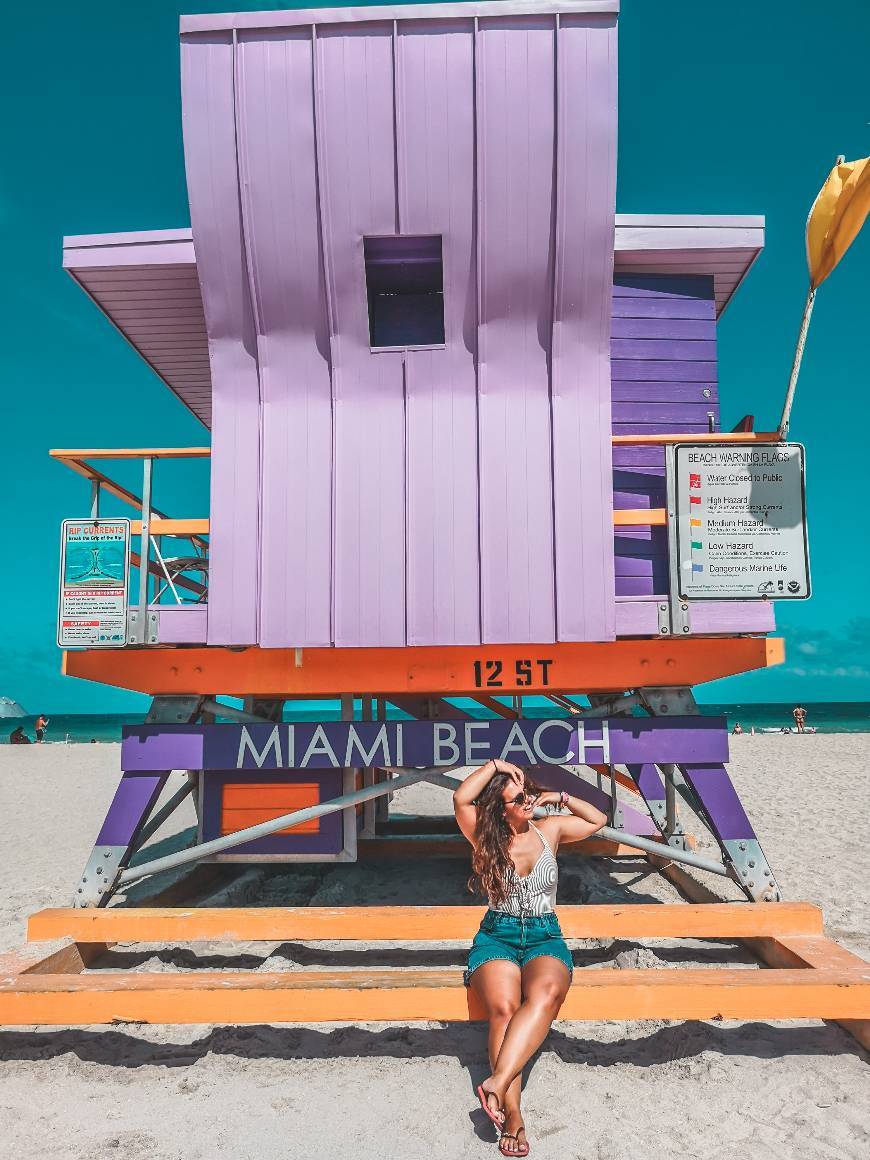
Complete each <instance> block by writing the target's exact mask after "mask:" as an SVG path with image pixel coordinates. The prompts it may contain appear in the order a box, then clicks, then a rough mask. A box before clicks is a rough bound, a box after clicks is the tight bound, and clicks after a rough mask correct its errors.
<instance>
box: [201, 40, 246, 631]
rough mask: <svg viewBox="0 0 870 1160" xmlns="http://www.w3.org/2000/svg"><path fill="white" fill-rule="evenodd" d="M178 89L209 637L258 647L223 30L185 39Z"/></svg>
mask: <svg viewBox="0 0 870 1160" xmlns="http://www.w3.org/2000/svg"><path fill="white" fill-rule="evenodd" d="M181 86H182V94H183V123H184V162H185V167H186V169H187V187H188V195H189V198H190V220H191V224H192V227H193V239H194V245H195V247H196V253H197V267H198V274H199V279H200V284H201V286H202V304H203V310H204V312H205V320H206V326H207V327H208V336H209V356H210V359H211V378H212V436H211V445H212V474H211V503H210V518H211V531H210V543H211V547H210V553H209V554H210V557H211V559H210V568H211V573H210V579H209V613H208V643H209V644H215V645H225V644H256V642H257V640H258V631H257V604H258V582H259V567H258V542H259V476H260V470H259V460H260V415H259V404H260V387H259V379H258V368H257V339H256V333H255V329H254V318H253V312H252V310H251V297H250V292H249V289H248V277H247V269H246V263H245V247H244V241H243V231H242V220H241V213H240V209H239V177H238V168H237V161H236V134H235V118H234V98H233V87H234V86H233V44H232V40H231V38H230V36H229V35H228V34H224V33H200V34H198V35H196V36H193V37H191V38H189V39H188V40H186V41H184V42H183V43H182V53H181Z"/></svg>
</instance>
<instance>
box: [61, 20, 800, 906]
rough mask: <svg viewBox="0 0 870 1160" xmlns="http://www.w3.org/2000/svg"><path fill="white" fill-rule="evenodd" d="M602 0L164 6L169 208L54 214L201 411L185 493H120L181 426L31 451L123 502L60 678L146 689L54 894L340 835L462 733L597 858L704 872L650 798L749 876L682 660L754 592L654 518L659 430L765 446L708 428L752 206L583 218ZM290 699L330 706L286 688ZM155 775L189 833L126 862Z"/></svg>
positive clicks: (137, 343)
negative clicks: (95, 590) (98, 221)
mask: <svg viewBox="0 0 870 1160" xmlns="http://www.w3.org/2000/svg"><path fill="white" fill-rule="evenodd" d="M617 10H618V5H617V3H616V2H615V0H555V2H551V3H547V2H545V3H527V2H526V3H524V2H521V0H509V2H502V3H486V2H484V3H459V4H431V5H420V6H407V7H403V6H399V7H384V8H338V9H316V10H310V11H302V10H294V11H289V12H260V13H239V14H228V15H199V16H191V17H183V18H182V22H181V49H182V97H183V129H184V147H185V161H186V167H187V181H188V189H189V196H190V212H191V222H192V229H190V230H187V229H177V230H164V231H154V232H149V233H134V234H112V235H94V236H87V237H70V238H66V239H65V242H64V267H65V268H66V270H67V271H68V272H69V273H70V274H71V275H72V276H73V277H74V278H75V279H76V280H77V281H78V282H79V283H80V285H81V286H82V288H83V289H84V290H85V292H86V293H87V294H89V295H90V297H91V298H92V299H93V301H94V302H95V303H96V305H97V306H98V307H99V308H100V309H101V310H102V311H103V312H104V313H105V314H106V315H107V316H108V318H109V319H110V320H111V321H112V322H113V324H114V325H115V326H116V327H117V328H118V329H119V330H120V331H121V332H122V333H123V334H124V335H125V336H126V338H127V339H128V340H129V342H130V343H131V344H132V345H133V347H134V348H135V349H136V350H137V351H138V353H139V354H140V355H141V357H142V358H143V359H145V360H146V361H147V363H148V364H149V365H150V366H151V367H152V368H153V370H154V371H155V373H156V374H157V375H158V376H159V377H160V378H161V379H162V380H163V381H164V382H165V383H166V385H167V386H168V387H169V388H170V389H171V390H172V391H173V392H174V393H175V394H176V396H177V397H178V398H179V399H180V400H181V401H182V403H184V404H185V405H186V406H187V407H188V408H189V409H190V410H191V411H192V412H193V413H194V414H195V415H196V416H197V417H198V418H199V419H200V420H201V421H202V423H203V425H204V426H205V427H206V428H208V429H210V431H211V449H210V456H211V507H210V512H209V513H208V517H207V519H205V518H197V519H192V518H191V519H171V518H169V517H168V516H166V515H165V514H164V513H163V512H162V511H160V510H159V509H158V508H156V507H155V504H154V499H153V496H154V491H153V486H152V470H153V467H154V464H155V463H156V461H157V460H159V459H160V458H161V457H165V456H169V455H175V456H178V455H202V456H205V455H208V454H209V451H208V449H207V448H182V449H165V448H147V449H144V450H138V451H124V452H119V451H115V452H94V451H59V452H55V453H54V454H55V455H56V456H57V457H58V458H60V459H62V460H64V461H65V462H67V463H69V464H70V465H72V466H74V467H76V469H77V470H79V471H80V472H82V473H83V474H85V475H86V476H88V477H89V478H90V479H91V480H92V483H93V486H94V500H93V505H92V512H91V514H92V516H94V517H97V516H99V498H100V494H101V492H102V491H104V490H107V491H108V492H109V493H110V494H113V495H115V496H120V497H121V498H123V499H126V500H127V501H128V502H130V503H132V504H133V506H134V507H136V508H137V509H139V511H138V518H137V519H136V520H135V521H134V524H133V529H132V530H133V534H134V536H136V535H138V536H139V537H140V548H139V552H138V555H136V556H134V563H135V564H136V565H137V567H138V577H139V586H138V594H139V595H138V601H133V602H132V603H131V607H130V610H129V615H128V630H127V637H126V643H125V644H124V646H123V647H116V648H108V649H106V648H89V649H85V650H82V651H70V652H68V653H67V654H66V656H65V665H66V671H67V672H68V673H70V674H72V675H76V676H80V677H87V678H89V679H92V680H98V681H102V682H106V683H108V684H113V685H117V686H121V687H124V688H129V689H138V690H140V691H143V692H147V693H149V694H151V695H152V696H153V698H154V701H153V707H152V710H151V713H150V714H149V717H148V722H147V724H146V725H145V726H144V727H142V728H135V729H129V730H127V732H126V736H125V738H124V742H123V750H122V752H123V776H122V779H121V782H120V785H119V788H118V791H117V795H116V797H115V800H114V802H113V804H112V807H111V810H110V812H109V814H108V816H107V819H106V822H105V824H104V827H103V830H102V831H101V833H100V835H99V836H98V839H97V842H96V845H95V847H94V852H93V854H92V856H91V858H90V860H89V862H88V866H87V868H86V870H85V873H84V875H83V878H82V881H81V882H80V883H79V884H78V886H77V890H76V904H77V905H79V906H85V907H87V906H91V907H93V906H101V905H104V904H105V903H106V902H107V901H108V900H109V899H110V898H111V897H112V895H113V894H114V893H115V891H116V890H117V889H118V887H119V886H123V885H124V884H125V883H127V882H129V881H131V880H132V879H134V878H138V877H142V876H143V875H147V874H149V873H153V872H154V871H156V870H159V869H163V868H165V867H167V866H169V865H178V864H181V863H184V862H192V861H196V860H198V859H205V858H208V859H214V858H220V859H226V858H229V859H236V860H239V859H249V860H255V861H259V860H264V859H279V860H288V861H292V860H309V861H311V860H314V861H321V860H326V859H337V860H353V859H355V858H356V857H357V856H358V852H359V851H360V849H361V848H362V847H363V845H364V843H366V842H380V844H381V845H380V847H379V848H380V849H383V848H384V844H385V842H386V839H387V838H388V837H390V836H391V835H392V836H395V834H394V831H393V830H391V829H390V820H389V814H388V800H389V795H390V794H391V792H392V791H393V790H394V789H395V788H396V787H397V786H398V785H400V784H402V785H403V784H408V782H409V781H414V780H419V779H421V778H429V779H430V780H434V781H436V782H438V783H439V784H443V785H445V786H449V785H451V784H453V783H452V782H451V780H450V779H449V778H447V777H446V775H445V773H444V770H445V768H448V767H454V768H455V767H457V766H459V767H461V766H463V765H465V764H473V763H478V762H479V761H482V760H485V759H486V758H487V757H489V756H490V755H495V756H500V755H505V756H507V757H508V758H510V759H513V760H517V761H521V762H522V763H523V764H526V765H537V766H539V767H540V768H539V769H538V776H539V777H540V778H541V779H542V780H544V782H545V783H546V784H549V785H553V786H563V785H570V786H571V788H572V791H573V792H583V793H585V794H587V795H588V796H589V798H590V800H595V801H597V802H599V803H601V802H603V803H604V804H605V805H606V806H607V808H608V809H609V810H610V813H611V821H612V823H613V827H614V829H615V830H616V831H618V833H615V834H614V833H612V834H611V835H610V837H609V839H608V840H607V841H605V842H604V843H602V844H601V850H600V851H599V852H605V853H610V854H613V853H636V852H637V850H638V849H644V850H646V849H651V850H653V851H656V850H659V851H660V850H661V848H662V842H664V843H665V844H667V846H668V847H669V849H670V852H671V854H672V855H673V858H674V859H676V860H682V861H685V862H692V861H694V863H695V864H697V865H706V868H708V869H709V868H710V861H709V860H705V859H701V858H699V856H698V855H696V854H694V853H693V852H692V850H691V848H690V846H691V843H690V841H689V839H688V837H687V836H686V835H685V834H684V833H683V832H682V829H681V826H680V820H679V817H678V814H677V809H676V804H675V803H676V801H677V798H678V796H680V795H682V796H684V797H685V798H686V800H687V801H689V802H690V804H691V805H692V806H693V808H694V810H695V811H696V813H697V814H698V816H699V817H700V818H702V819H703V821H704V822H705V823H706V825H707V826H708V827H709V829H710V832H711V833H712V835H713V836H714V838H715V839H716V842H717V844H718V846H719V850H720V852H721V856H722V862H721V864H717V865H718V870H717V872H718V873H721V874H724V875H728V876H730V877H731V878H733V879H734V880H735V881H736V882H738V883H739V885H740V887H741V889H742V890H743V891H744V892H745V894H746V895H747V897H748V898H750V899H753V900H757V901H761V900H767V901H772V900H775V899H777V898H778V897H779V893H778V888H777V885H776V882H775V880H774V878H773V874H772V871H771V869H770V867H769V866H768V864H767V862H766V860H765V858H764V855H763V853H762V852H761V849H760V847H759V845H758V842H757V840H756V837H755V834H754V832H753V830H752V827H751V825H750V823H749V821H748V819H747V817H746V814H745V812H744V810H743V809H742V807H741V805H740V802H739V800H738V798H737V795H736V793H735V791H734V789H733V787H732V785H731V782H730V780H729V778H728V775H727V772H726V766H725V762H726V761H727V756H728V749H727V737H726V726H725V722H724V721H723V720H719V719H709V718H702V717H701V716H699V715H698V710H697V707H696V705H695V702H694V699H693V697H692V693H691V690H692V687H693V686H694V685H696V684H699V683H701V682H703V681H705V680H710V679H714V678H717V677H721V676H725V675H728V674H731V673H736V672H741V671H746V670H748V669H752V668H759V667H764V666H766V665H768V664H773V663H776V662H777V661H778V660H779V659H780V658H781V656H782V647H781V642H780V641H777V640H774V639H770V638H769V637H767V636H766V635H765V634H767V633H769V632H770V631H771V630H772V629H773V627H774V621H773V609H772V605H771V603H770V602H768V601H762V602H759V601H751V600H747V601H744V602H740V601H737V602H734V601H732V602H722V601H716V600H687V599H685V597H684V595H683V594H682V593H681V590H680V585H679V582H678V580H675V578H674V574H673V568H672V560H671V555H670V553H669V535H668V523H669V518H670V515H671V512H670V510H669V509H670V507H671V506H672V503H673V495H672V491H671V485H670V482H669V479H670V477H669V471H670V468H669V467H668V462H669V461H668V454H669V449H670V448H673V447H674V446H675V445H679V444H681V443H686V442H690V443H704V442H705V441H707V442H716V443H720V444H721V443H722V442H728V441H731V442H733V443H735V444H745V443H748V442H764V441H768V442H769V441H773V440H775V439H776V436H775V435H773V434H771V435H766V434H757V433H754V432H753V431H752V420H751V418H749V417H747V419H745V420H743V421H742V422H741V423H740V424H739V425H738V428H737V429H735V431H734V432H729V433H727V434H723V433H722V432H721V428H720V415H719V396H718V387H717V373H716V327H717V320H718V318H719V316H720V315H721V313H722V311H723V310H724V309H725V308H726V307H727V305H728V303H729V301H730V299H731V297H732V295H733V294H734V293H735V291H736V289H737V288H738V286H739V284H740V282H741V280H742V279H743V277H744V276H745V274H746V273H747V271H748V270H749V268H750V266H751V265H752V263H753V262H754V260H755V258H756V257H757V256H758V254H759V252H760V250H761V248H762V245H763V221H762V219H760V218H756V217H749V218H747V217H721V218H710V217H699V216H671V215H666V216H645V215H617V214H616V213H615V184H616V140H617V126H616V108H617V106H616V81H617V57H616V43H617V40H616V35H617ZM113 455H115V456H126V457H130V456H138V457H141V458H142V459H143V461H144V464H145V470H144V484H143V492H142V495H141V496H140V495H133V494H132V493H131V492H129V491H127V490H126V489H124V488H121V487H120V486H119V485H116V484H114V483H112V482H111V480H109V478H108V477H107V476H105V475H104V474H103V473H102V472H101V471H99V470H98V469H97V468H96V467H94V465H93V461H94V460H95V459H96V458H98V457H99V458H110V457H112V456H113ZM179 542H186V544H187V547H186V548H184V549H181V550H180V549H179V548H178V547H177V546H176V548H174V549H172V548H169V547H167V544H169V545H171V544H173V543H175V544H176V545H178V543H179ZM577 694H580V695H585V696H587V697H588V698H589V705H588V706H586V705H583V706H582V707H581V705H580V704H579V702H578V701H577V700H575V699H574V695H577ZM218 696H234V697H241V698H243V699H244V707H243V708H242V709H238V708H235V709H234V708H229V707H227V706H226V705H225V704H221V703H220V702H218V701H217V700H216V698H217V697H218ZM311 698H334V699H335V704H336V705H337V706H338V705H340V707H341V710H340V714H339V713H338V712H336V713H334V714H333V715H332V718H333V719H329V715H328V714H321V715H319V716H318V714H317V713H312V712H308V714H307V720H306V719H304V718H305V716H306V714H305V711H304V709H303V710H301V711H297V712H296V713H295V715H292V714H291V719H289V720H286V721H285V719H284V718H285V714H286V712H287V710H288V707H289V708H291V709H292V708H293V704H294V702H297V701H300V700H302V701H304V700H306V699H311ZM451 698H463V701H462V703H461V704H460V705H457V704H455V703H454V702H453V701H452V700H451ZM297 709H298V707H297ZM638 709H640V710H644V711H645V712H646V716H645V717H642V718H639V717H637V716H635V715H632V713H633V711H635V710H638ZM339 715H340V717H341V719H340V720H336V719H334V718H335V717H338V716H339ZM216 716H217V717H220V718H221V719H222V720H223V721H224V723H223V724H216V723H215V717H216ZM587 767H591V769H592V770H593V772H592V773H589V772H588V768H587ZM178 768H182V769H186V770H188V771H189V775H188V781H187V783H186V785H185V786H184V787H183V788H182V790H181V791H179V794H176V795H175V796H173V798H172V799H171V800H170V802H169V803H168V804H167V805H164V806H162V807H161V808H160V809H159V810H157V812H156V814H155V812H154V811H155V808H156V803H157V799H158V796H159V794H160V792H161V789H162V788H163V786H164V784H165V782H166V779H167V777H168V774H169V772H170V771H171V770H173V769H178ZM584 768H585V769H587V773H586V776H585V777H584V776H581V775H582V774H583V771H584ZM397 778H398V780H397ZM620 784H621V785H622V786H623V787H624V788H625V789H627V790H628V791H629V794H630V797H629V799H628V801H626V800H625V799H624V797H620V796H619V795H618V794H617V786H618V785H620ZM187 793H193V794H194V799H195V801H196V804H197V809H198V817H199V834H198V840H197V844H196V846H195V847H194V848H192V849H190V850H186V851H182V852H181V853H176V854H174V855H171V856H169V857H166V858H162V859H152V860H151V861H146V862H144V863H142V864H140V865H138V866H136V867H131V866H129V864H128V863H129V860H130V858H131V855H132V854H133V853H134V852H135V851H136V850H137V849H138V848H140V847H141V846H142V844H143V842H144V841H145V840H146V839H147V837H148V836H149V835H150V834H152V833H153V832H154V830H155V827H156V825H157V824H159V823H160V822H161V821H162V820H164V819H165V817H166V816H167V813H168V812H169V811H170V810H171V809H172V808H174V806H175V805H177V804H178V801H180V800H181V797H183V796H185V795H186V794H187ZM628 802H633V804H634V807H635V808H632V805H631V804H628ZM420 825H421V826H422V825H423V823H422V822H421V823H420ZM406 829H407V826H406ZM418 830H419V827H418ZM405 836H406V837H407V834H406V835H405Z"/></svg>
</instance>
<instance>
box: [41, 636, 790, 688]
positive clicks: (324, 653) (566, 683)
mask: <svg viewBox="0 0 870 1160" xmlns="http://www.w3.org/2000/svg"><path fill="white" fill-rule="evenodd" d="M784 655H785V653H784V648H783V641H782V640H781V639H780V638H777V637H724V638H723V637H715V638H704V637H694V638H692V639H690V640H677V639H675V638H672V639H667V640H659V639H644V640H617V641H601V642H598V641H593V642H583V643H576V644H575V643H563V644H542V645H532V644H526V645H480V646H478V645H467V646H453V647H433V648H418V647H408V648H343V649H339V648H314V649H262V648H254V647H252V648H243V649H238V650H235V649H228V648H162V649H161V648H147V649H93V650H84V651H82V652H66V653H64V665H63V671H64V672H65V673H66V674H67V675H68V676H72V677H82V678H84V679H85V680H89V681H99V682H100V683H101V684H105V685H115V686H117V687H119V688H122V689H134V690H137V691H139V692H141V693H148V694H150V695H151V696H159V695H164V696H170V695H176V696H178V695H191V694H201V695H203V696H214V695H215V694H224V695H227V696H239V697H244V696H271V697H281V696H284V697H329V696H339V695H341V694H342V693H355V694H357V695H363V694H369V695H373V696H379V695H380V696H387V695H389V694H390V693H406V694H407V693H412V694H447V695H453V696H473V695H475V694H477V693H480V692H484V693H486V694H488V695H490V696H492V695H498V694H513V693H519V694H525V695H530V694H539V693H554V692H568V693H609V692H622V691H623V690H625V689H636V688H642V687H644V686H657V685H668V686H673V685H689V686H693V685H701V684H703V683H704V682H705V681H714V680H718V679H719V678H720V677H728V676H733V675H734V674H735V673H745V672H749V671H751V670H753V669H763V668H767V667H769V666H771V665H777V664H781V663H782V661H783V659H784Z"/></svg>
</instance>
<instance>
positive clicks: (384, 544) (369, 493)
mask: <svg viewBox="0 0 870 1160" xmlns="http://www.w3.org/2000/svg"><path fill="white" fill-rule="evenodd" d="M315 92H316V102H317V106H316V117H317V142H318V151H319V152H318V161H319V174H320V197H321V208H322V224H323V235H324V247H325V253H326V279H327V293H328V295H329V300H330V305H331V329H332V335H333V340H332V369H333V374H332V390H333V400H334V464H335V467H334V479H333V487H334V498H333V521H334V523H333V535H334V557H333V637H334V642H335V644H336V645H387V646H398V645H403V644H404V643H405V416H404V391H405V385H404V374H403V364H402V358H401V355H398V354H384V353H382V354H373V353H372V351H371V348H370V345H369V320H368V308H367V297H366V281H365V265H364V261H363V237H365V236H367V235H377V234H395V233H396V232H397V225H398V223H397V213H396V183H395V166H396V155H395V134H394V119H393V118H394V109H393V27H392V23H388V24H387V23H383V24H353V25H330V26H329V27H322V28H319V29H318V30H317V42H316V61H315Z"/></svg>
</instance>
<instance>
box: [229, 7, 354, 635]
mask: <svg viewBox="0 0 870 1160" xmlns="http://www.w3.org/2000/svg"><path fill="white" fill-rule="evenodd" d="M313 94H314V86H313V66H312V36H311V30H310V29H305V28H303V29H297V28H291V29H284V30H281V31H280V32H274V31H273V32H269V31H261V32H259V33H256V34H242V35H241V36H240V37H239V43H238V49H237V104H238V124H239V168H240V174H241V178H242V186H241V188H242V209H243V218H244V224H245V236H246V242H247V253H248V263H249V269H250V280H251V287H252V297H253V303H254V312H255V317H256V323H257V331H258V347H259V365H260V383H261V393H262V481H261V520H262V527H261V540H262V542H261V551H260V576H261V588H260V643H261V644H262V645H263V646H264V647H267V648H277V647H281V646H301V645H309V646H312V645H329V644H330V643H331V641H332V633H331V563H332V561H331V522H332V521H331V496H332V390H331V384H330V373H329V370H330V368H329V328H328V325H327V318H326V301H325V295H324V292H323V270H322V263H321V247H320V229H319V215H318V207H317V182H316V167H315V134H314V95H313Z"/></svg>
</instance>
